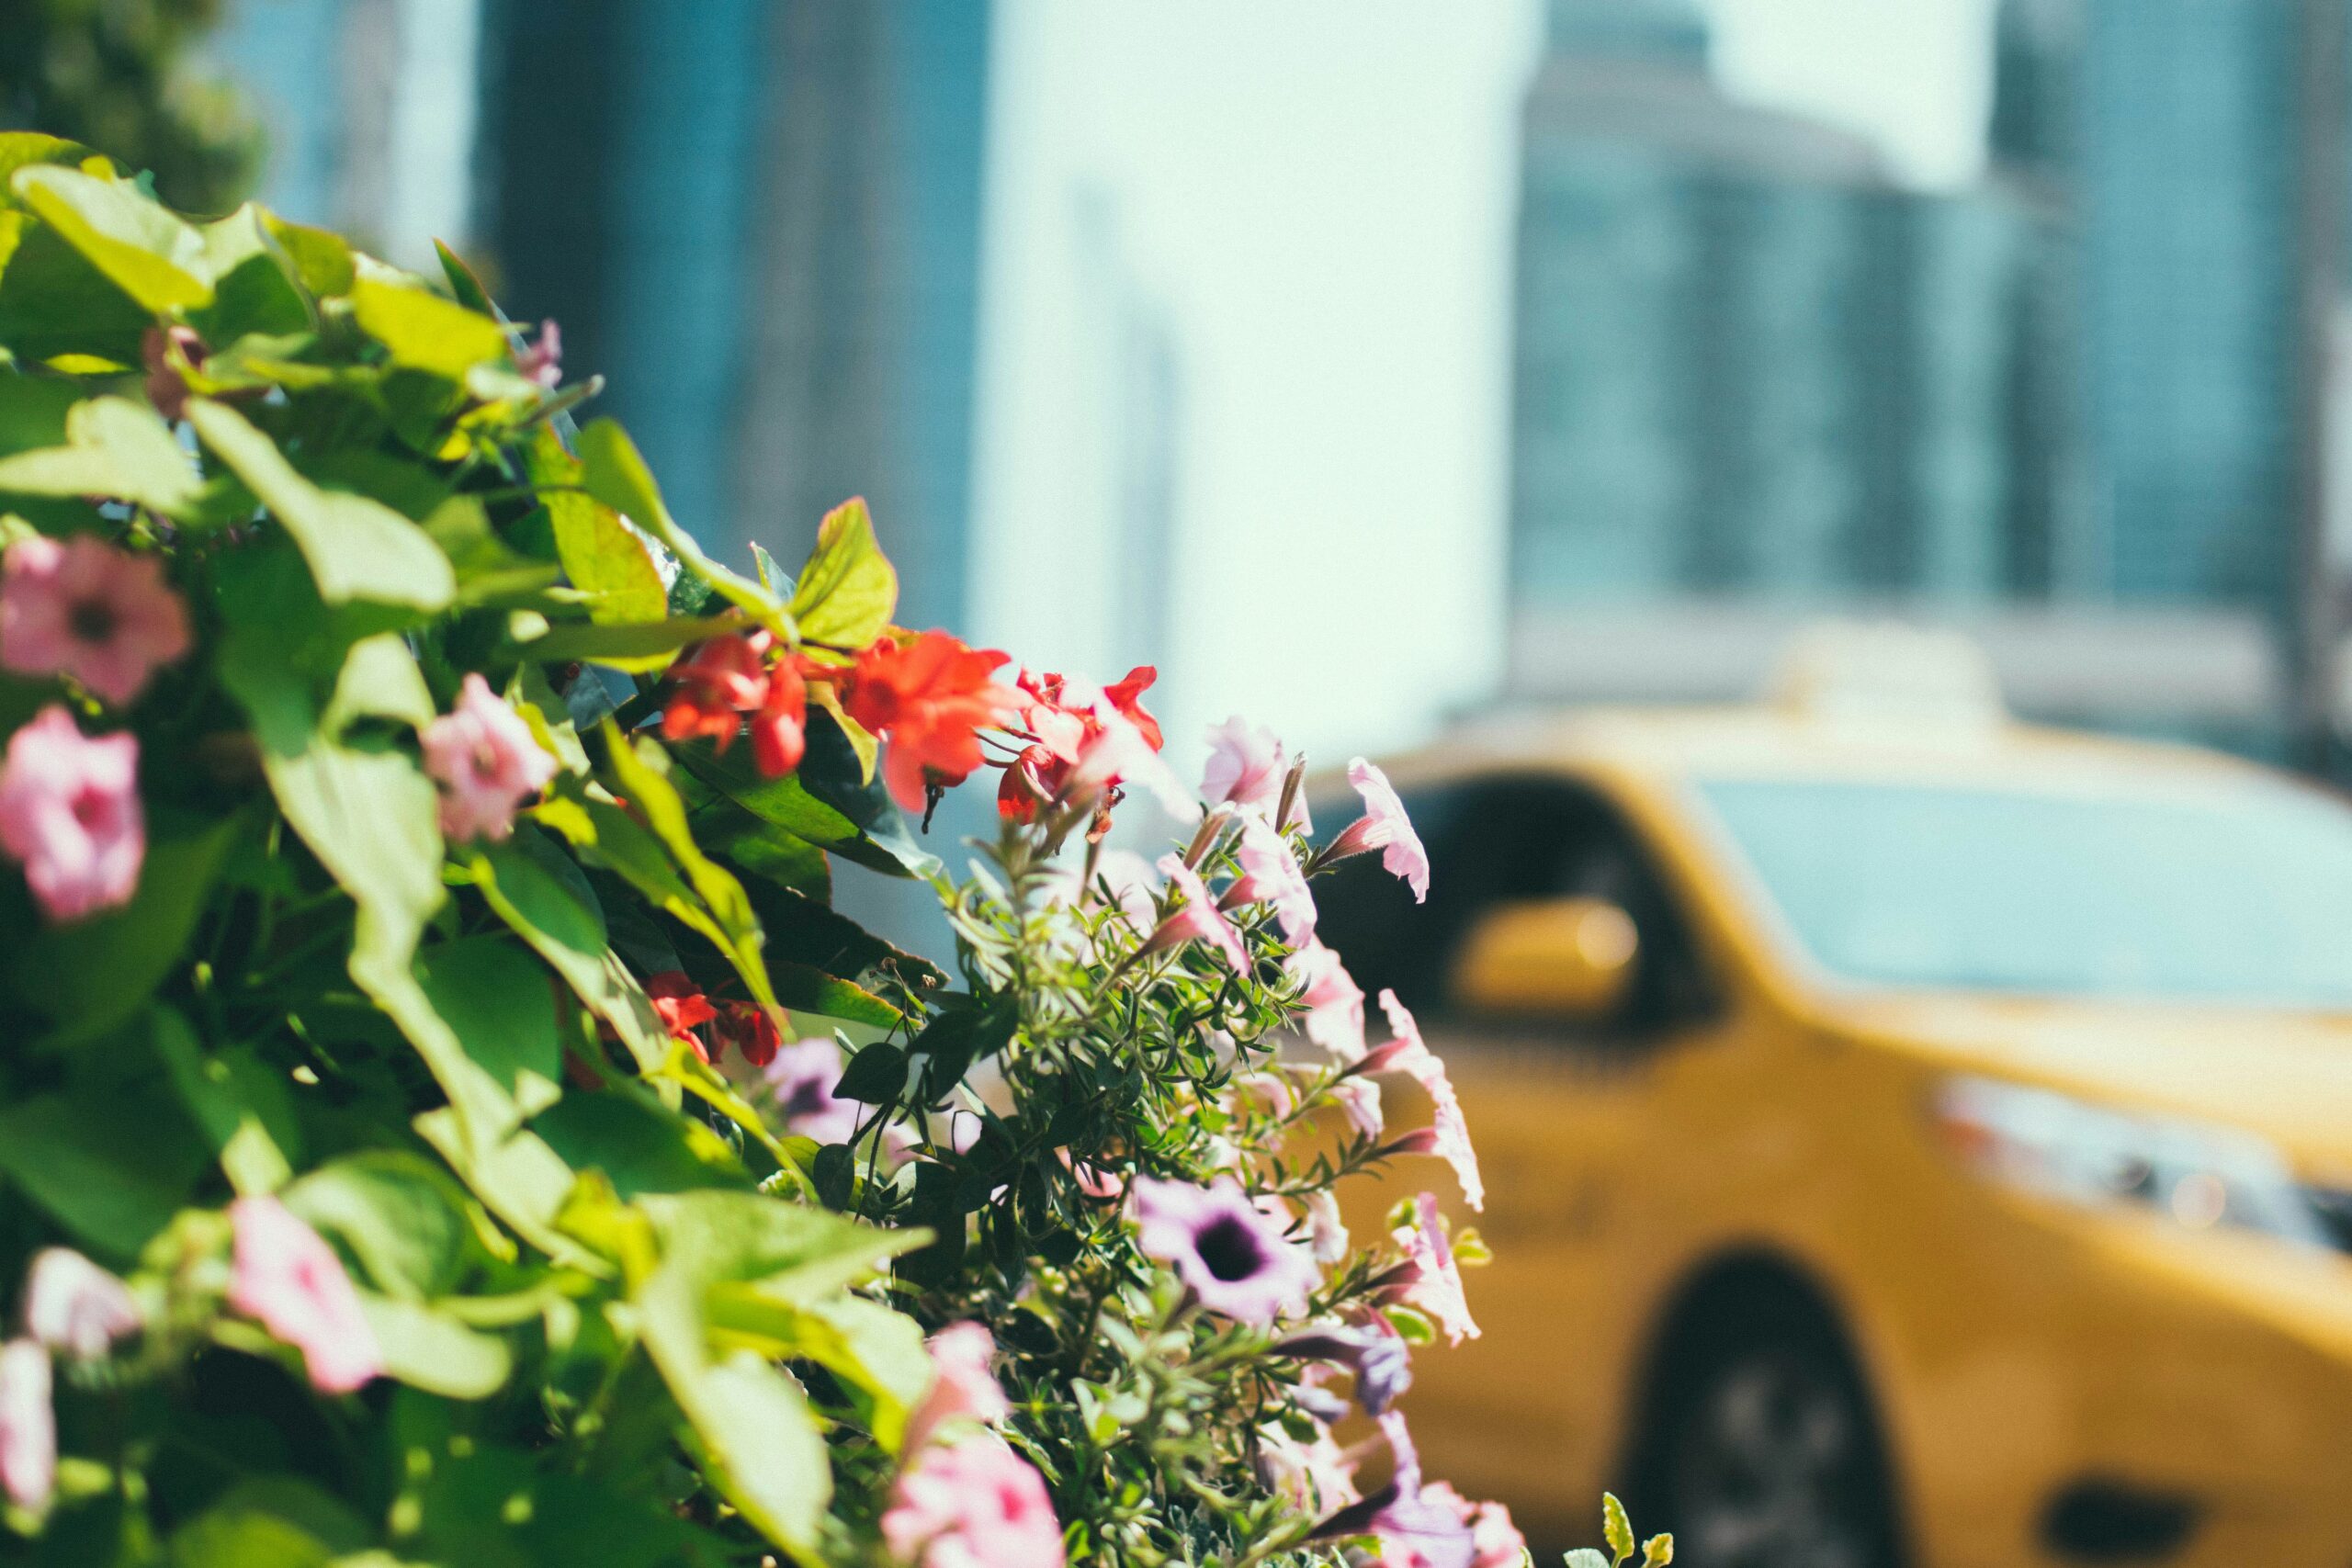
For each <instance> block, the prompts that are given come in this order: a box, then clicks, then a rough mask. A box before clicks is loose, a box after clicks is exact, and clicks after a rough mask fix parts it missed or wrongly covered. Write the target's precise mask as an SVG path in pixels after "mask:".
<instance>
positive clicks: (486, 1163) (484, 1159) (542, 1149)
mask: <svg viewBox="0 0 2352 1568" xmlns="http://www.w3.org/2000/svg"><path fill="white" fill-rule="evenodd" d="M412 1124H413V1126H414V1127H415V1128H416V1132H417V1135H418V1136H419V1137H421V1138H423V1139H424V1141H425V1142H426V1143H428V1144H430V1145H433V1148H434V1151H435V1153H437V1154H439V1155H440V1156H441V1157H442V1158H443V1159H446V1160H447V1161H448V1162H449V1168H450V1169H452V1170H454V1171H456V1172H457V1173H458V1178H459V1179H461V1180H463V1181H464V1182H465V1184H466V1186H467V1187H468V1188H469V1190H471V1191H472V1192H473V1194H474V1196H475V1197H477V1198H480V1199H481V1201H482V1205H483V1207H485V1208H487V1209H488V1210H489V1211H490V1212H491V1213H493V1214H496V1215H497V1216H498V1217H499V1218H500V1219H502V1220H503V1221H505V1222H506V1224H508V1225H509V1226H511V1227H512V1228H513V1229H514V1231H515V1235H519V1236H521V1237H522V1238H523V1239H524V1240H525V1241H527V1242H529V1243H530V1244H531V1245H532V1246H533V1247H537V1248H538V1249H539V1250H540V1251H541V1252H544V1253H546V1254H547V1255H548V1257H550V1258H555V1259H556V1260H557V1261H558V1262H560V1263H567V1264H570V1265H571V1267H573V1268H575V1269H584V1270H586V1271H587V1272H589V1273H592V1274H602V1273H605V1272H606V1270H605V1267H604V1265H603V1263H602V1262H601V1261H599V1260H598V1259H597V1258H595V1257H594V1255H593V1254H592V1253H590V1252H588V1251H587V1250H586V1249H585V1248H583V1247H581V1246H580V1245H579V1244H578V1243H576V1242H573V1241H571V1239H569V1238H568V1237H566V1236H565V1235H563V1234H562V1233H561V1232H560V1231H559V1230H557V1229H556V1228H555V1217H556V1215H557V1214H559V1213H561V1212H562V1209H563V1201H564V1199H565V1197H566V1196H567V1195H568V1194H569V1193H570V1192H571V1188H572V1182H573V1176H572V1171H571V1167H570V1166H568V1165H566V1164H564V1163H563V1159H562V1157H561V1156H559V1155H558V1154H557V1153H556V1152H555V1151H554V1150H553V1149H551V1148H549V1147H548V1145H547V1143H546V1141H545V1140H544V1139H542V1138H540V1137H539V1136H538V1135H537V1134H535V1133H532V1132H530V1131H529V1130H527V1129H526V1130H524V1131H522V1132H518V1133H514V1134H509V1135H507V1136H506V1137H504V1138H502V1139H498V1140H496V1141H494V1142H492V1143H491V1144H489V1145H482V1144H481V1143H478V1142H474V1141H472V1140H470V1139H469V1138H468V1137H467V1135H466V1134H465V1133H464V1131H463V1130H462V1128H461V1127H460V1125H459V1123H458V1118H457V1115H456V1112H455V1111H452V1110H451V1109H450V1108H448V1107H447V1106H444V1107H443V1108H442V1109H440V1110H438V1111H426V1112H424V1114H423V1115H421V1116H419V1117H417V1118H416V1119H415V1121H414V1122H413V1123H412Z"/></svg>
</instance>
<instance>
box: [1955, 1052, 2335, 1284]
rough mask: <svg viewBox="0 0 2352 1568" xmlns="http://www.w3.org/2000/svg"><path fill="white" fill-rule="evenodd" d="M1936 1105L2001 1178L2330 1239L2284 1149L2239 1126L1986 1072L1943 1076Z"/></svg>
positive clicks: (2201, 1225) (2204, 1219)
mask: <svg viewBox="0 0 2352 1568" xmlns="http://www.w3.org/2000/svg"><path fill="white" fill-rule="evenodd" d="M1935 1115H1936V1121H1937V1122H1938V1124H1939V1126H1940V1127H1941V1129H1942V1130H1943V1133H1944V1135H1945V1136H1946V1138H1947V1139H1948V1140H1950V1142H1951V1145H1952V1146H1953V1147H1954V1148H1955V1149H1956V1150H1958V1151H1959V1153H1960V1154H1961V1156H1962V1157H1963V1158H1964V1159H1966V1160H1967V1161H1968V1163H1969V1164H1970V1165H1972V1166H1973V1167H1974V1168H1976V1169H1977V1170H1979V1171H1980V1172H1982V1173H1983V1174H1985V1175H1986V1176H1988V1177H1991V1178H1993V1179H1996V1180H1998V1181H2004V1182H2007V1183H2009V1184H2010V1185H2013V1186H2017V1187H2022V1188H2025V1189H2028V1190H2031V1191H2035V1192H2040V1193H2042V1194H2045V1195H2047V1196H2050V1197H2053V1198H2063V1199H2066V1200H2068V1201H2074V1202H2077V1203H2086V1204H2106V1203H2134V1204H2140V1205H2143V1206H2145V1207H2147V1208H2150V1209H2153V1210H2154V1211H2156V1212H2157V1213H2162V1214H2165V1215H2167V1216H2169V1217H2170V1218H2171V1219H2172V1220H2173V1221H2175V1222H2176V1223H2177V1224H2181V1225H2183V1226H2186V1227H2187V1228H2188V1229H2190V1230H2205V1229H2209V1228H2211V1227H2212V1226H2214V1225H2234V1226H2238V1227H2240V1228H2242V1229H2245V1230H2254V1231H2261V1232H2264V1233H2266V1234H2267V1235H2278V1236H2286V1237H2289V1238H2290V1239H2292V1240H2295V1241H2304V1242H2310V1243H2312V1244H2313V1245H2315V1246H2322V1247H2324V1246H2326V1245H2327V1243H2328V1236H2327V1232H2326V1230H2325V1228H2324V1226H2323V1225H2322V1224H2321V1222H2320V1219H2319V1216H2318V1215H2317V1214H2316V1213H2313V1212H2312V1207H2311V1204H2310V1203H2309V1201H2307V1200H2306V1199H2305V1198H2304V1196H2303V1194H2302V1191H2301V1189H2300V1188H2298V1187H2297V1186H2296V1184H2295V1179H2294V1175H2293V1173H2292V1172H2291V1171H2290V1170H2289V1169H2288V1167H2287V1162H2286V1161H2285V1159H2283V1158H2282V1157H2280V1156H2279V1153H2278V1150H2277V1149H2276V1148H2275V1147H2273V1146H2272V1145H2270V1144H2269V1143H2268V1142H2267V1140H2265V1139H2263V1138H2261V1137H2259V1136H2257V1135H2256V1134H2252V1133H2248V1132H2245V1131H2243V1130H2241V1129H2238V1128H2234V1127H2223V1126H2218V1125H2215V1124H2213V1123H2211V1122H2195V1121H2188V1120H2186V1119H2181V1118H2176V1117H2167V1116H2155V1115H2148V1114H2143V1113H2142V1112H2138V1111H2119V1110H2116V1109H2113V1108H2111V1107H2108V1106H2103V1105H2093V1104H2090V1103H2088V1102H2087V1101H2085V1100H2075V1099H2074V1098H2072V1097H2071V1096H2068V1095H2064V1094H2059V1093H2056V1092H2054V1091H2053V1090H2051V1089H2031V1088H2028V1087H2027V1086H2026V1085H2023V1084H2015V1083H2003V1082H2000V1081H1998V1080H1996V1079H1993V1078H1980V1077H1958V1078H1953V1079H1951V1080H1950V1081H1948V1082H1947V1083H1945V1084H1944V1086H1943V1088H1942V1089H1941V1091H1940V1092H1939V1094H1938V1095H1937V1097H1936V1103H1935Z"/></svg>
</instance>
